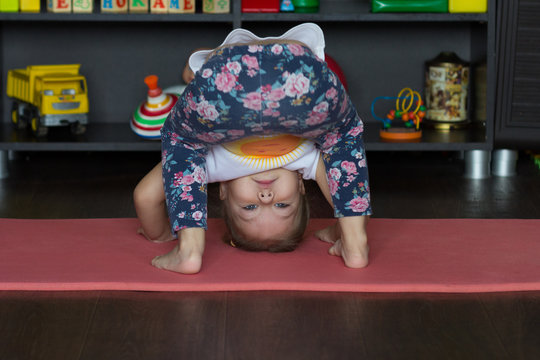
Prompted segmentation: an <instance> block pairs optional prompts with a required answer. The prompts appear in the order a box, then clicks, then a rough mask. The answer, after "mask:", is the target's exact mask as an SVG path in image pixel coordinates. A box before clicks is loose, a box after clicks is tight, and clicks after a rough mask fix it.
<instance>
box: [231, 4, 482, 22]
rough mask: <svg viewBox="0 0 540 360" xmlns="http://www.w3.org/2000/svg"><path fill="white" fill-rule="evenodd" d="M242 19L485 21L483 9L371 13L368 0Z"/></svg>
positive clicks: (249, 14)
mask: <svg viewBox="0 0 540 360" xmlns="http://www.w3.org/2000/svg"><path fill="white" fill-rule="evenodd" d="M240 18H241V20H242V21H258V22H260V21H280V22H283V21H295V22H296V21H298V22H301V21H316V22H331V21H343V22H379V21H380V22H487V20H488V16H487V13H476V14H475V13H468V14H465V13H463V14H450V13H372V12H371V2H370V1H366V0H364V1H361V0H337V1H320V8H319V12H318V13H306V14H302V13H242V14H241V15H240Z"/></svg>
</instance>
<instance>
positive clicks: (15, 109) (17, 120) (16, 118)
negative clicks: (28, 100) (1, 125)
mask: <svg viewBox="0 0 540 360" xmlns="http://www.w3.org/2000/svg"><path fill="white" fill-rule="evenodd" d="M11 123H12V124H13V127H14V128H15V129H24V128H25V127H26V121H24V120H23V119H22V118H21V114H20V113H19V103H17V102H13V105H12V106H11Z"/></svg>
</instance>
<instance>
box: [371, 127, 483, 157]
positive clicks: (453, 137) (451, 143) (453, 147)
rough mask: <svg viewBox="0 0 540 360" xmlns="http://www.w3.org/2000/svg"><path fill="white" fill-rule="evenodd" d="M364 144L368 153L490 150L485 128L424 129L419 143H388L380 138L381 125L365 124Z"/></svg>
mask: <svg viewBox="0 0 540 360" xmlns="http://www.w3.org/2000/svg"><path fill="white" fill-rule="evenodd" d="M364 128H365V131H364V142H365V147H366V150H368V151H462V150H490V149H491V145H490V144H489V143H488V142H487V140H486V129H485V128H484V127H475V126H470V127H469V128H467V129H463V130H452V131H440V130H434V129H426V128H424V129H422V139H421V140H420V141H419V142H386V141H383V140H381V138H380V137H379V131H380V128H381V125H380V124H379V123H373V122H368V123H365V124H364Z"/></svg>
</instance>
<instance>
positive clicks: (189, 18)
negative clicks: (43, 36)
mask: <svg viewBox="0 0 540 360" xmlns="http://www.w3.org/2000/svg"><path fill="white" fill-rule="evenodd" d="M233 20H234V17H233V15H232V14H106V13H100V12H94V13H91V14H58V13H56V14H55V13H48V12H41V13H0V21H32V22H34V21H43V22H47V21H59V22H63V21H65V22H216V23H219V22H222V23H232V22H233Z"/></svg>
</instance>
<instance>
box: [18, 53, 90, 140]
mask: <svg viewBox="0 0 540 360" xmlns="http://www.w3.org/2000/svg"><path fill="white" fill-rule="evenodd" d="M80 66H81V65H79V64H73V65H30V66H27V67H26V69H14V70H9V71H8V76H7V95H8V96H9V97H11V98H13V107H12V111H11V121H12V123H13V125H14V126H15V127H16V128H19V129H20V128H25V127H26V126H27V125H28V124H30V126H31V128H32V132H33V133H34V134H35V135H36V136H45V135H47V132H48V127H51V126H67V125H69V126H70V127H71V132H72V133H74V134H82V133H84V132H85V131H86V125H87V124H88V93H87V88H86V79H85V77H84V76H82V75H80V74H79V68H80Z"/></svg>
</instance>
